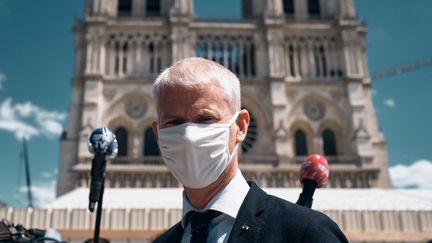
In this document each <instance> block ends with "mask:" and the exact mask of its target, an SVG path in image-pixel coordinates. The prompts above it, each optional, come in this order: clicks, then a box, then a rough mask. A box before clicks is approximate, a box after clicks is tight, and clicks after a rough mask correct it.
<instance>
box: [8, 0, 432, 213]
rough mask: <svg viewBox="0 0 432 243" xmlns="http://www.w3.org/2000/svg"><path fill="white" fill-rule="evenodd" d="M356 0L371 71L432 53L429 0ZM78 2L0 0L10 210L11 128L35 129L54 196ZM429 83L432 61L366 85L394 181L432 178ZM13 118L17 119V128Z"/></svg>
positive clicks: (14, 167) (21, 200) (16, 171)
mask: <svg viewBox="0 0 432 243" xmlns="http://www.w3.org/2000/svg"><path fill="white" fill-rule="evenodd" d="M196 1H197V2H196V5H195V7H196V12H198V15H199V16H203V17H215V16H217V15H220V14H223V15H224V17H234V18H235V16H236V15H237V14H238V13H239V4H236V7H228V6H227V5H228V4H229V3H230V2H231V4H232V2H233V1H232V0H231V1H230V0H222V1H217V4H215V3H216V1H204V0H196ZM355 3H356V11H357V15H358V17H359V19H360V20H364V21H366V22H367V26H368V36H367V46H368V50H367V56H368V64H369V70H370V71H371V72H374V71H379V70H382V69H385V68H387V67H390V66H395V65H400V64H404V63H410V62H415V61H418V60H423V59H427V58H432V45H431V44H430V43H432V29H431V27H430V23H432V15H431V14H430V9H432V1H429V0H416V1H406V0H380V1H376V0H357V1H356V2H355ZM211 4H212V5H211ZM82 5H83V1H82V0H80V1H75V0H74V1H72V0H69V1H66V0H40V1H29V0H27V1H25V0H0V155H1V157H0V184H1V186H0V201H3V202H6V203H8V204H9V205H11V206H24V205H25V203H26V201H25V197H24V193H23V188H22V186H23V185H24V170H23V166H22V163H20V157H19V154H20V151H21V142H20V141H19V140H18V139H17V136H18V135H19V134H17V131H21V130H25V131H26V132H28V133H31V134H33V136H32V137H31V139H30V141H29V142H28V150H29V156H30V164H31V165H30V167H31V177H32V181H33V184H34V194H37V199H38V200H39V203H43V201H44V200H46V199H47V198H48V199H49V198H50V197H52V195H53V190H54V185H55V180H56V168H57V165H58V160H59V134H60V130H61V129H60V128H61V126H66V120H67V110H68V107H69V104H70V101H71V86H70V80H71V77H72V70H73V61H74V57H73V53H74V50H73V49H74V45H73V40H74V39H73V38H74V36H73V32H72V26H73V21H74V16H75V17H76V16H78V17H79V16H81V15H82ZM431 79H432V68H431V67H429V68H424V69H419V70H416V71H414V72H410V73H405V74H402V75H399V76H396V77H389V78H386V79H382V80H377V81H376V82H374V83H373V85H372V88H373V90H374V96H373V102H374V105H375V108H376V111H377V117H378V124H379V127H380V129H381V130H382V131H383V132H384V135H385V137H386V139H387V142H388V152H389V158H390V163H391V165H392V166H393V167H392V172H394V173H392V174H393V175H394V178H400V179H398V183H399V184H396V185H397V186H406V185H407V184H408V185H409V184H410V183H411V184H415V183H418V181H415V180H414V181H411V179H407V178H408V177H411V178H413V177H415V178H418V177H421V176H419V175H421V174H422V173H423V174H425V173H430V175H431V176H430V177H431V178H432V168H431V167H432V163H431V162H430V161H431V160H432V149H431V148H430V144H431V143H430V142H429V138H430V137H431V136H432V129H431V128H430V126H431V124H432V112H431V111H432V108H431V105H432V99H431V97H430V92H431V91H432V80H431ZM11 122H15V123H14V125H13V126H11ZM20 164H21V165H20ZM412 173H416V176H412ZM425 175H426V176H427V174H425ZM401 182H403V183H401ZM404 183H405V184H404ZM425 184H426V183H425ZM429 184H432V182H431V183H429Z"/></svg>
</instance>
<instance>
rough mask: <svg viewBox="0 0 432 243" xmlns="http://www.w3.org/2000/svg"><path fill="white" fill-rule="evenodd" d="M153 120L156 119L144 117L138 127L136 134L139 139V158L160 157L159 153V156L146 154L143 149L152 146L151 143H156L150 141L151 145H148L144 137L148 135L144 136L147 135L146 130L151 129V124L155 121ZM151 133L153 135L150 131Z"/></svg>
mask: <svg viewBox="0 0 432 243" xmlns="http://www.w3.org/2000/svg"><path fill="white" fill-rule="evenodd" d="M155 120H156V117H146V118H145V119H144V120H143V121H141V122H140V124H139V125H138V132H137V134H138V136H139V139H140V146H139V148H140V149H139V154H140V156H159V155H160V152H159V151H158V152H159V154H146V151H145V148H146V146H147V145H153V144H152V143H153V142H156V141H150V143H151V144H149V143H148V142H149V141H146V140H147V138H146V137H148V136H146V135H148V134H146V133H147V129H151V127H152V122H153V121H155ZM151 132H152V133H153V131H151ZM153 136H154V135H153ZM154 145H156V146H157V143H156V144H154Z"/></svg>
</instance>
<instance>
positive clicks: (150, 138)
mask: <svg viewBox="0 0 432 243" xmlns="http://www.w3.org/2000/svg"><path fill="white" fill-rule="evenodd" d="M143 144H144V148H143V156H158V155H160V151H159V146H158V144H157V142H156V137H155V135H154V133H153V130H152V128H151V127H148V128H147V129H146V130H145V132H144V141H143Z"/></svg>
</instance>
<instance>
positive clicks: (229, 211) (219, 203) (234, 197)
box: [181, 170, 249, 228]
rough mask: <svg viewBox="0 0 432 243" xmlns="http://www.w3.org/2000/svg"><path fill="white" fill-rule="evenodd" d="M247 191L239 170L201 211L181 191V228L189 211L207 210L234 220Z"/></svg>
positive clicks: (247, 188) (247, 187)
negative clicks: (220, 213)
mask: <svg viewBox="0 0 432 243" xmlns="http://www.w3.org/2000/svg"><path fill="white" fill-rule="evenodd" d="M248 191H249V185H248V184H247V182H246V180H245V178H244V177H243V175H242V173H241V171H240V170H237V173H236V175H235V176H234V178H233V179H232V180H231V181H230V182H229V183H228V185H227V186H226V187H225V188H224V189H223V190H221V191H220V192H218V193H217V194H216V195H215V196H214V197H213V198H212V199H211V200H210V202H209V203H208V204H207V205H206V206H205V207H204V208H203V209H201V210H199V209H196V208H194V207H193V206H192V204H191V203H190V202H189V199H188V198H187V196H186V193H185V192H184V191H183V211H182V220H181V224H182V226H183V228H185V227H186V225H185V223H186V214H187V213H188V212H190V211H198V212H204V211H206V210H208V209H212V210H216V211H219V212H222V213H224V214H226V215H228V216H230V217H232V218H235V217H236V216H237V213H238V211H239V209H240V206H241V204H242V203H243V200H244V199H245V197H246V194H247V193H248Z"/></svg>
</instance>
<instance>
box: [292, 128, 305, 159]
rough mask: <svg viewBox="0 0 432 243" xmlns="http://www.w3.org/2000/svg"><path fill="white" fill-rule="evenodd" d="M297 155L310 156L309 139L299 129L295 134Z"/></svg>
mask: <svg viewBox="0 0 432 243" xmlns="http://www.w3.org/2000/svg"><path fill="white" fill-rule="evenodd" d="M294 144H295V155H296V156H306V155H307V154H308V149H307V138H306V134H305V132H304V131H303V130H302V129H297V130H296V131H295V132H294Z"/></svg>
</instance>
